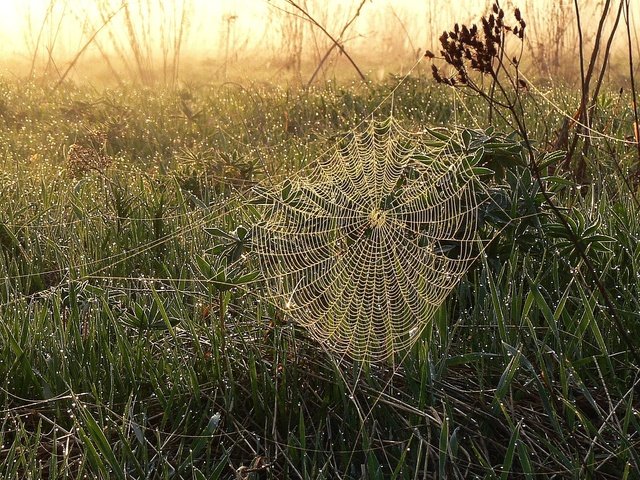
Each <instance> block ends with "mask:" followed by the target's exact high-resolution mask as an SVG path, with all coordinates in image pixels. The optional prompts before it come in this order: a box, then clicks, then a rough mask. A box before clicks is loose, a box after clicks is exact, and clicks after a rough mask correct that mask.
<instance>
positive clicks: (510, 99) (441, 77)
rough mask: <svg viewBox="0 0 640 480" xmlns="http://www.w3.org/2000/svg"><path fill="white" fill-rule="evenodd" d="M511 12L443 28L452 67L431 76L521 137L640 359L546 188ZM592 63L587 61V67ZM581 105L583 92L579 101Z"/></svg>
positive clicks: (590, 284)
mask: <svg viewBox="0 0 640 480" xmlns="http://www.w3.org/2000/svg"><path fill="white" fill-rule="evenodd" d="M606 13H607V12H606V11H605V13H604V14H603V18H605V17H606ZM513 16H514V18H515V22H516V23H515V25H514V26H513V27H511V26H508V25H507V24H506V23H505V13H504V10H503V9H502V8H501V7H500V5H499V3H498V2H497V1H496V2H495V3H494V5H493V7H492V9H491V13H490V14H489V15H488V16H483V17H482V19H481V23H482V26H481V27H478V26H477V25H476V24H473V25H472V26H471V27H467V26H466V25H462V26H460V25H458V24H456V25H455V26H454V28H453V30H452V31H449V32H444V33H443V34H442V35H441V37H440V45H441V46H442V49H441V50H440V54H441V57H440V59H441V60H444V62H445V63H446V64H447V65H448V66H449V67H450V68H452V69H453V73H452V74H447V73H444V72H443V71H442V70H441V69H440V68H439V67H438V66H437V65H435V64H434V65H432V72H433V77H434V79H435V81H436V82H437V83H440V84H444V85H449V86H451V87H453V88H458V89H460V91H464V92H471V93H472V94H475V95H477V96H479V97H481V98H482V99H483V100H485V101H486V103H487V105H488V107H489V115H488V121H489V123H490V124H491V123H492V120H493V114H494V113H495V114H497V115H498V116H500V118H501V119H502V120H504V122H505V123H506V124H507V125H509V126H511V127H512V128H513V129H514V130H515V131H516V132H517V133H518V134H519V135H520V136H521V137H522V140H523V142H524V145H525V147H526V152H527V153H526V155H527V157H528V158H527V160H528V168H529V170H530V171H531V174H532V175H533V177H534V178H535V179H536V182H537V183H538V186H539V187H540V193H541V194H542V196H543V197H544V206H543V208H548V209H549V210H550V211H551V213H552V214H553V215H554V216H555V217H556V218H557V220H558V222H559V228H560V229H561V230H563V231H564V233H563V235H564V236H565V237H566V238H567V240H568V241H569V242H570V243H571V244H572V245H573V246H574V248H575V251H576V252H577V257H579V258H580V260H581V261H582V262H584V265H585V268H586V271H587V273H586V275H585V277H584V279H585V281H586V284H585V286H586V288H588V289H589V290H591V291H597V292H599V293H600V295H601V296H602V299H603V307H602V308H603V310H605V311H606V312H607V314H608V316H609V319H610V321H611V323H612V324H613V326H614V327H615V329H616V330H617V333H618V334H619V336H620V338H621V339H622V340H623V341H624V343H625V344H626V345H627V347H628V348H629V351H630V352H631V354H632V355H633V357H634V359H635V361H636V362H638V363H640V352H639V351H638V350H637V349H636V348H635V347H634V345H633V342H632V341H631V338H630V336H629V334H628V332H627V330H626V329H625V328H624V326H623V324H622V322H621V320H620V316H619V315H618V312H617V310H616V307H615V305H614V304H613V301H612V300H611V298H610V295H609V293H608V292H607V289H606V287H605V286H604V284H603V283H602V280H601V279H600V277H599V275H598V272H597V270H596V268H595V266H594V264H593V262H592V259H591V258H590V257H589V255H588V254H587V251H586V247H585V243H584V240H583V239H582V238H581V236H580V234H579V233H576V231H575V229H574V228H572V226H571V225H570V220H568V219H567V218H568V217H567V216H566V214H565V213H564V212H563V211H562V210H561V209H560V208H559V207H558V206H557V205H556V204H555V202H554V201H553V198H552V194H551V193H550V192H549V191H548V190H547V185H546V183H545V179H544V178H543V174H542V169H541V167H540V164H539V160H538V159H539V155H538V153H537V152H536V151H535V149H534V147H533V143H532V140H531V138H530V136H529V129H528V126H527V122H526V117H527V115H526V110H525V107H524V96H525V95H528V93H529V89H528V85H527V83H526V81H525V80H524V79H523V78H521V75H520V70H519V66H520V60H521V58H522V53H523V51H524V48H523V45H524V42H523V40H524V36H525V30H526V26H527V24H526V22H525V21H524V19H523V18H522V14H521V12H520V10H519V9H518V8H515V9H514V12H513ZM509 37H515V39H517V40H518V42H519V44H520V45H519V53H518V54H517V55H516V56H512V57H510V56H509V55H508V53H507V43H508V39H509ZM594 51H597V49H595V50H594ZM425 56H426V57H428V58H430V59H431V60H432V61H433V60H436V56H435V55H434V54H433V53H432V52H426V53H425ZM592 64H593V62H592ZM592 64H590V71H591V66H592ZM473 72H477V75H473ZM487 78H489V80H490V81H489V82H488V85H487V84H486V83H485V79H487ZM596 96H597V94H596ZM584 104H585V96H584V91H583V100H582V105H584Z"/></svg>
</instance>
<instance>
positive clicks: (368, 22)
mask: <svg viewBox="0 0 640 480" xmlns="http://www.w3.org/2000/svg"><path fill="white" fill-rule="evenodd" d="M527 1H528V2H531V0H527ZM538 1H541V0H538ZM542 1H546V0H542ZM121 3H122V0H82V1H78V0H53V1H52V0H0V36H1V38H0V40H1V42H0V51H1V52H2V53H3V54H5V55H6V54H9V53H14V54H24V53H26V52H28V51H30V49H31V45H29V43H30V42H34V41H35V38H36V37H37V35H38V32H39V30H40V28H41V26H42V25H43V20H44V19H45V18H48V22H47V24H46V25H45V28H44V31H43V33H42V36H41V41H42V42H43V43H45V44H46V43H47V42H50V43H51V42H53V39H54V38H55V40H56V41H55V45H56V49H57V51H59V52H60V53H62V52H64V51H65V50H69V53H71V52H74V51H76V50H77V48H78V47H79V46H80V45H82V43H83V39H86V36H87V34H86V33H85V34H84V35H83V33H82V32H83V29H84V30H85V32H86V31H92V30H94V29H95V28H96V27H97V26H98V25H100V23H101V21H100V16H99V14H98V7H97V5H99V4H102V5H106V6H107V10H112V11H113V10H115V9H116V7H117V5H120V4H121ZM128 3H129V4H130V6H131V11H132V12H134V16H135V15H136V13H142V14H146V12H147V10H146V5H151V6H152V8H151V11H152V14H151V15H152V16H154V17H159V16H160V15H162V13H161V12H160V10H161V9H160V8H159V6H161V7H162V9H164V18H167V17H171V16H172V14H173V13H174V12H176V13H178V16H179V13H180V11H181V8H182V6H183V5H184V6H186V8H187V11H188V13H189V21H190V28H189V36H188V40H187V41H186V42H185V45H186V46H187V48H190V49H195V48H203V47H205V46H207V45H209V46H210V45H212V44H218V46H219V44H220V43H223V42H221V38H222V37H223V36H224V35H225V34H226V30H227V29H228V28H231V29H232V30H233V31H232V32H231V33H232V34H233V35H235V40H236V41H237V42H239V41H241V42H247V41H249V43H250V42H252V41H260V39H261V38H262V37H264V36H265V35H276V34H277V33H278V30H279V27H278V26H275V25H274V19H276V18H278V17H280V18H282V17H283V15H282V14H281V12H279V10H278V8H279V7H280V8H285V7H286V1H285V0H128ZM297 3H299V4H301V5H303V4H305V3H306V4H307V5H308V6H309V9H310V11H311V12H312V13H313V14H314V15H316V16H317V17H318V19H319V20H322V22H323V23H325V24H326V25H327V27H329V28H330V29H331V30H332V31H334V32H335V31H338V30H339V29H340V28H341V26H342V25H343V24H344V22H345V21H346V19H347V18H348V17H349V16H350V15H351V14H353V12H354V11H355V9H356V7H357V5H358V4H359V3H360V1H359V0H300V1H298V2H297ZM486 3H488V2H483V1H478V0H456V2H455V4H456V5H455V12H456V14H457V15H460V14H461V13H462V16H463V17H464V18H460V17H458V18H456V20H458V21H459V20H465V19H467V17H469V18H470V17H471V16H472V15H474V14H476V12H479V11H482V10H483V9H484V8H485V4H486ZM51 5H53V9H52V10H51V12H50V13H49V15H48V17H47V11H48V9H49V8H50V6H51ZM141 5H142V6H143V8H141V9H140V8H139V7H140V6H141ZM451 12H452V9H451V8H450V2H449V1H448V0H447V1H439V0H436V1H433V2H431V3H429V2H427V1H416V0H368V1H367V2H366V3H365V5H364V8H363V9H362V14H361V16H360V18H359V19H358V21H357V22H356V23H355V24H354V26H353V28H352V30H350V31H351V32H352V36H353V37H368V36H372V35H379V34H380V33H381V30H382V29H384V25H383V24H384V23H388V24H390V25H391V27H392V29H393V30H398V31H402V33H403V35H405V36H407V35H408V36H415V37H417V36H418V34H419V30H420V29H423V30H424V25H425V24H426V22H427V18H429V17H431V18H433V17H435V16H437V15H439V16H440V17H443V19H444V18H446V17H447V15H449V16H450V14H451ZM119 17H122V13H119V14H118V16H117V17H116V18H114V20H113V21H112V26H113V28H117V27H118V26H119V27H122V25H123V23H122V22H123V19H122V18H119ZM230 18H233V20H232V22H231V25H230V22H229V21H228V19H230ZM60 20H61V21H60ZM153 22H156V23H157V22H159V20H158V18H155V19H154V20H153ZM443 25H444V22H443ZM58 26H60V28H58ZM443 28H444V27H443ZM404 30H406V32H405V31H404ZM103 33H104V32H103ZM120 34H124V31H122V32H120ZM101 35H102V36H104V35H103V34H101Z"/></svg>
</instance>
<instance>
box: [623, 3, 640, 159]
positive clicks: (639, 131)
mask: <svg viewBox="0 0 640 480" xmlns="http://www.w3.org/2000/svg"><path fill="white" fill-rule="evenodd" d="M623 1H624V23H625V27H626V31H627V45H628V50H627V51H628V55H629V81H630V83H631V101H632V102H633V120H634V122H635V125H634V128H633V132H634V136H635V141H636V148H637V150H638V168H640V121H639V120H638V96H637V95H636V82H635V74H634V71H633V46H632V44H631V18H630V16H629V3H630V2H629V0H623Z"/></svg>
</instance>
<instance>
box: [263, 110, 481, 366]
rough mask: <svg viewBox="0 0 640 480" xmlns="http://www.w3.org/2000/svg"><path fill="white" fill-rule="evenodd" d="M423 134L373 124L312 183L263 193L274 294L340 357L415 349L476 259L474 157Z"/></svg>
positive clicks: (321, 164) (321, 163)
mask: <svg viewBox="0 0 640 480" xmlns="http://www.w3.org/2000/svg"><path fill="white" fill-rule="evenodd" d="M424 137H425V135H421V134H412V133H409V132H407V131H405V130H403V129H402V128H401V127H400V126H399V125H398V124H397V123H396V121H395V120H393V118H392V117H391V118H389V119H387V120H385V121H382V122H376V121H370V122H368V123H367V124H366V126H365V128H364V129H363V130H362V131H359V132H351V133H349V134H347V135H346V136H345V137H344V138H343V139H342V141H340V142H338V144H337V145H336V146H335V148H334V149H333V151H332V152H330V154H329V155H327V156H326V157H324V158H320V159H319V160H318V161H317V163H316V165H315V167H314V168H313V169H312V171H311V172H310V174H309V175H307V176H306V177H301V178H297V179H294V180H285V181H284V182H281V183H280V184H278V185H276V186H275V187H274V188H270V189H264V188H259V189H256V192H255V193H256V194H257V195H258V196H259V198H260V200H259V202H258V203H259V204H260V214H261V216H260V219H259V221H258V222H257V223H256V224H255V225H254V228H253V245H252V247H253V252H254V254H255V255H256V256H257V260H258V263H259V265H260V270H261V272H262V275H263V276H264V281H265V284H266V288H267V291H268V294H269V295H270V297H271V300H272V301H273V302H274V303H275V304H276V305H278V306H280V307H281V308H283V309H285V311H286V312H287V313H288V315H290V317H291V318H292V319H293V320H294V321H295V322H297V323H298V324H300V325H302V326H303V327H305V328H306V329H307V331H308V332H309V334H310V335H311V336H312V337H313V338H315V339H316V340H317V341H319V342H321V343H322V344H324V345H325V346H327V347H328V348H329V349H330V350H333V351H334V352H336V353H338V354H343V355H347V356H350V357H353V358H356V359H362V360H380V359H384V358H387V357H390V356H392V355H393V354H394V353H396V352H398V351H400V350H403V349H406V348H408V347H409V346H411V345H412V344H413V343H414V342H415V341H416V340H417V339H418V338H419V336H420V333H421V332H422V331H423V330H424V329H425V328H427V327H428V326H430V324H431V321H432V319H433V317H434V314H435V312H436V311H437V310H438V308H439V307H440V306H441V304H442V303H443V302H444V300H445V299H446V298H447V296H448V295H449V293H450V292H451V290H452V289H453V288H455V286H456V285H457V283H458V282H459V280H460V279H461V277H462V276H463V275H464V274H465V272H466V271H467V269H468V268H469V266H470V264H471V263H472V262H473V260H474V259H475V258H476V257H477V255H478V245H477V242H478V240H477V230H478V207H479V200H478V198H479V197H478V195H477V192H476V189H477V187H478V185H480V184H479V181H478V179H477V178H476V177H475V176H474V174H473V172H472V170H471V168H470V166H469V163H468V161H466V158H467V157H466V156H464V155H462V154H460V153H454V151H453V150H452V149H450V148H446V147H444V148H443V147H433V146H430V145H429V142H428V141H427V139H426V138H424Z"/></svg>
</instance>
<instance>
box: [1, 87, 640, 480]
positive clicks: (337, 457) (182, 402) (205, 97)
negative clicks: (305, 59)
mask: <svg viewBox="0 0 640 480" xmlns="http://www.w3.org/2000/svg"><path fill="white" fill-rule="evenodd" d="M393 89H396V90H395V93H394V96H393V97H394V101H393V114H394V116H395V117H396V119H397V120H398V121H399V122H401V123H402V124H403V125H405V126H406V127H407V128H409V129H413V130H419V129H423V128H425V127H428V128H436V127H438V128H440V130H437V131H439V132H441V133H443V134H448V133H450V132H453V131H454V130H456V129H457V128H459V127H462V126H471V127H473V128H474V131H475V133H474V135H475V137H474V138H475V139H476V141H485V142H487V143H488V145H486V152H487V153H486V155H487V161H486V166H487V167H488V168H491V169H492V170H490V171H493V172H494V173H495V177H496V181H497V183H496V185H497V186H496V192H497V193H496V198H498V197H499V198H500V202H501V203H500V205H501V206H502V209H501V210H500V212H491V211H488V212H485V215H486V218H487V221H488V222H493V223H494V224H496V225H502V226H504V225H505V224H506V222H508V221H509V220H512V219H515V220H513V221H511V222H510V223H509V225H508V227H507V228H504V229H503V230H502V233H501V235H500V236H499V237H498V238H497V239H496V240H495V241H494V242H493V243H492V244H491V245H489V246H488V248H487V249H486V252H485V253H486V255H485V256H482V257H480V258H479V259H478V260H477V261H476V263H475V264H474V265H473V266H472V268H471V270H470V271H469V273H468V274H467V276H466V277H465V279H464V280H463V281H462V282H461V283H460V284H459V286H458V287H457V288H456V289H455V291H454V294H453V295H451V296H450V298H449V299H448V300H447V301H446V303H445V305H444V306H443V307H442V308H441V309H440V311H439V312H438V314H437V316H436V318H435V319H434V322H433V328H432V329H427V331H425V332H424V334H423V335H422V338H421V339H420V340H419V341H418V342H417V344H416V345H415V346H414V347H413V348H412V349H411V350H410V351H409V352H401V353H400V354H399V355H398V356H397V358H395V359H393V360H390V361H388V362H386V363H385V362H383V363H374V364H370V365H363V364H359V363H355V362H350V361H349V360H347V359H336V358H335V357H334V356H332V355H331V354H330V353H328V352H326V351H325V350H324V349H323V348H322V346H321V345H319V344H317V343H316V342H314V341H312V340H311V339H309V338H308V337H307V336H306V335H305V332H304V330H303V329H301V328H299V327H296V326H295V325H293V324H291V323H290V321H289V320H288V319H287V317H286V315H284V314H283V312H282V311H280V310H278V309H277V308H275V307H274V306H273V305H271V304H270V303H269V302H268V298H266V296H265V294H264V292H263V291H261V288H260V285H259V283H256V281H255V280H254V279H255V275H253V273H255V272H254V270H252V268H253V267H255V266H253V267H252V265H250V264H243V265H242V266H241V268H238V269H230V268H228V265H230V263H227V260H228V259H229V258H230V257H232V256H235V257H234V258H236V259H237V258H238V255H239V254H240V255H241V254H242V249H239V250H238V248H239V246H241V245H242V241H243V237H242V236H243V234H244V233H246V232H245V231H244V230H243V229H242V228H238V227H239V226H240V225H241V224H242V223H243V222H246V221H247V209H250V208H251V207H250V206H248V202H247V201H246V200H247V199H249V198H250V195H251V192H250V188H251V187H252V185H254V184H255V183H256V182H265V181H271V179H274V178H283V177H284V176H286V174H287V172H294V171H299V170H300V169H303V168H304V166H305V165H306V164H307V163H309V162H311V161H312V159H313V158H314V157H315V156H316V155H318V154H319V153H321V152H323V151H325V150H326V149H327V147H328V146H330V145H331V142H332V141H334V140H333V138H334V136H335V135H338V134H340V133H343V132H345V131H347V130H349V129H350V128H351V127H354V126H355V125H357V124H358V123H359V122H360V121H361V120H362V119H363V117H365V116H366V115H369V114H370V113H371V112H373V115H374V117H379V118H385V117H387V116H388V115H389V114H390V109H391V104H390V103H389V102H386V103H385V102H384V100H385V98H386V97H387V96H388V95H389V93H390V92H391V91H392V90H393ZM544 93H545V100H546V101H544V102H542V101H540V99H541V98H542V97H541V96H535V95H530V96H527V97H524V99H523V101H524V102H525V103H524V109H523V111H524V112H526V120H527V124H528V128H529V135H530V137H531V142H532V148H533V152H534V153H535V155H536V156H537V158H538V159H540V163H539V166H540V173H541V176H542V180H543V183H544V186H545V188H546V189H547V192H548V193H549V195H551V197H552V199H553V202H554V204H555V205H556V206H557V208H558V209H559V210H560V211H561V213H562V215H563V218H565V220H566V222H567V223H568V224H569V225H570V227H571V229H573V230H572V233H573V234H574V235H575V236H577V237H578V239H579V241H580V242H581V244H580V246H579V247H576V245H575V243H574V242H573V241H572V237H571V236H570V235H569V234H568V233H567V231H566V228H565V227H564V226H563V225H562V223H560V222H559V221H558V220H557V218H556V217H555V216H554V214H553V212H551V211H550V209H549V206H548V204H547V200H546V199H545V198H544V196H542V195H541V194H540V191H539V185H538V184H537V183H536V181H535V179H534V178H533V177H532V175H531V173H530V172H529V171H528V170H527V169H526V168H524V167H523V165H524V164H526V158H527V155H528V154H529V153H528V150H527V148H526V147H525V146H524V145H523V142H522V141H521V139H519V137H518V136H517V135H514V134H512V135H511V137H509V138H510V140H505V139H504V138H503V137H500V138H502V140H503V141H502V143H497V142H495V141H494V142H488V141H487V138H489V139H490V138H491V135H498V134H497V133H495V134H494V133H493V132H492V131H491V130H489V131H487V130H486V129H484V130H482V129H480V128H479V126H481V125H485V126H486V125H487V115H488V112H487V108H486V103H485V102H484V101H483V100H482V99H481V98H477V97H465V96H464V95H461V93H460V92H459V91H457V90H455V89H452V88H451V87H447V86H441V85H436V84H435V83H434V82H433V80H432V79H431V78H430V77H429V78H426V77H425V78H422V77H410V78H407V79H403V80H402V79H398V78H390V79H389V81H388V82H385V83H382V84H366V85H363V84H357V85H339V84H335V83H328V84H326V85H324V86H322V87H317V88H312V89H310V90H303V89H295V88H279V87H265V86H259V85H252V86H247V87H246V88H242V87H239V86H237V85H225V86H193V87H184V88H182V89H179V90H173V89H167V90H158V89H144V88H140V87H119V88H117V89H113V90H104V91H95V90H92V89H90V88H87V87H82V86H72V85H67V84H65V85H63V86H62V87H60V88H58V89H57V90H54V91H52V90H51V88H50V87H47V86H38V85H35V84H26V85H25V84H20V85H18V84H16V83H13V82H4V83H2V85H0V98H1V101H0V119H1V123H0V138H1V142H0V145H1V148H2V155H1V159H0V162H1V169H2V177H1V181H0V189H1V191H0V198H1V199H2V201H1V202H0V286H1V289H0V318H1V321H0V330H1V334H0V405H1V408H2V417H1V422H2V428H1V429H0V476H1V477H2V478H7V479H13V478H15V479H17V478H32V479H37V478H49V479H54V478H55V479H58V478H60V479H62V478H65V479H66V478H68V479H76V478H105V479H106V478H120V479H125V478H189V479H191V478H193V479H204V478H207V479H210V478H255V479H258V478H399V479H404V478H406V479H409V478H435V477H437V478H444V477H445V476H448V477H449V478H474V477H477V478H545V477H549V478H551V477H555V478H559V477H562V478H637V475H638V471H639V470H638V466H639V464H640V458H639V455H638V450H639V443H638V442H639V435H640V430H639V422H640V415H639V412H640V406H639V405H640V404H639V403H638V389H637V384H638V382H639V381H640V377H639V371H638V367H637V363H636V361H635V357H636V356H637V355H638V352H639V351H640V341H638V339H639V338H640V327H639V325H640V322H639V320H640V318H639V314H638V312H640V304H639V298H640V295H639V294H640V292H639V291H638V290H639V285H640V243H639V242H638V238H639V237H640V212H639V204H638V191H637V190H638V187H637V178H638V177H637V171H638V158H637V154H636V151H635V150H634V147H635V145H634V144H633V142H632V141H624V140H625V138H628V137H629V135H633V133H632V132H633V129H632V125H633V117H632V112H631V111H630V109H629V108H628V105H629V100H628V98H626V96H625V94H624V93H623V94H619V93H618V92H617V91H615V92H609V91H607V92H604V93H602V94H601V95H600V97H599V100H598V101H599V103H598V116H597V117H596V118H594V119H593V129H594V130H593V132H594V133H593V134H592V135H591V137H590V143H591V145H590V149H589V153H588V156H587V157H586V158H582V157H581V161H584V162H585V169H586V170H585V171H584V172H581V178H579V179H578V178H576V176H575V170H574V169H573V168H572V165H571V164H570V165H566V164H563V161H564V158H565V157H564V155H563V154H553V153H552V152H555V151H556V145H557V140H558V136H559V135H562V131H561V127H562V124H563V120H564V116H563V115H564V114H563V112H567V111H570V110H571V108H575V105H576V104H577V103H579V101H580V99H579V98H578V97H579V95H578V94H574V93H573V91H572V90H570V89H564V88H555V89H553V90H548V91H545V92H544ZM462 103H463V105H464V108H462V107H461V104H462ZM492 122H493V123H494V126H493V127H492V128H493V129H495V131H496V132H504V134H505V135H509V134H510V132H511V131H512V129H510V126H509V124H508V122H506V120H505V119H501V118H497V119H496V118H495V116H494V119H493V121H492ZM501 135H502V134H501ZM478 139H480V140H478ZM482 139H484V140H482ZM632 140H633V139H632ZM514 158H520V159H521V160H522V161H516V162H512V161H508V160H509V159H511V160H513V159H514ZM505 159H506V160H505ZM523 162H524V163H523ZM506 212H508V214H509V215H510V216H511V219H508V218H502V217H501V215H505V214H506ZM500 222H502V223H500ZM501 228H502V227H501ZM577 248H581V249H582V251H583V252H584V253H585V254H586V255H587V256H588V259H589V261H590V262H591V263H592V265H593V266H594V268H595V270H596V272H597V274H598V281H599V282H600V284H602V286H603V288H604V291H601V290H598V289H597V288H596V286H595V283H594V281H593V279H592V278H590V277H589V275H588V272H587V271H586V268H585V262H584V259H583V258H582V257H581V256H580V255H579V254H578V251H577ZM603 295H606V296H607V297H608V298H609V299H610V301H611V302H612V303H613V305H614V308H615V314H616V315H617V318H618V319H619V321H620V323H621V325H622V327H623V328H624V329H625V333H626V337H627V339H628V340H629V341H625V339H624V338H623V337H622V336H621V334H620V331H619V329H618V327H617V326H616V324H615V323H614V322H613V321H612V318H611V315H610V312H608V311H607V309H606V308H605V305H604V300H603Z"/></svg>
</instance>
